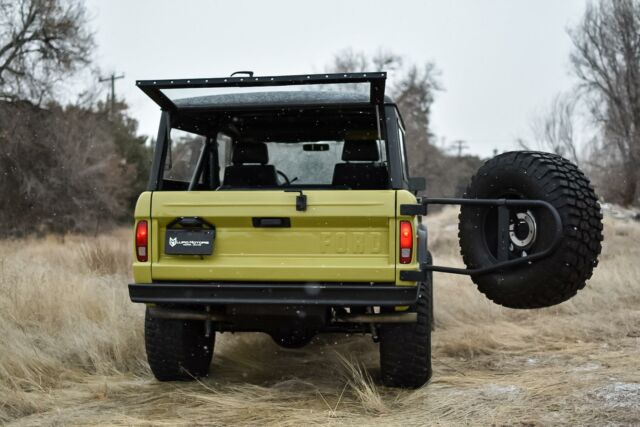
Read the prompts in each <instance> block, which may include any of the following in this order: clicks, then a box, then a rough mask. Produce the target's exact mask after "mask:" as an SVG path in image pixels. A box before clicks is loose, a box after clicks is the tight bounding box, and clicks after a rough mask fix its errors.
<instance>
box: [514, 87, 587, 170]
mask: <svg viewBox="0 0 640 427" xmlns="http://www.w3.org/2000/svg"><path fill="white" fill-rule="evenodd" d="M576 101H577V99H576V96H575V95H574V94H572V93H560V94H558V95H556V96H555V97H554V98H553V100H552V101H551V105H550V106H549V107H548V108H547V109H545V110H544V111H542V112H541V113H539V114H538V115H536V116H535V117H534V118H533V120H532V121H531V132H532V134H533V139H534V141H533V143H530V142H528V141H526V140H523V139H518V140H517V143H518V144H519V145H520V146H521V147H522V148H524V149H526V150H530V149H537V150H542V151H548V152H550V153H555V154H559V155H560V156H563V157H565V158H567V159H569V160H571V161H572V162H574V163H576V164H578V163H579V160H580V159H579V156H578V148H577V145H578V141H577V140H576V139H577V136H576V133H575V127H576V120H577V114H576Z"/></svg>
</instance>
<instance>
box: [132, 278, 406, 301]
mask: <svg viewBox="0 0 640 427" xmlns="http://www.w3.org/2000/svg"><path fill="white" fill-rule="evenodd" d="M417 295H418V288H417V287H416V286H396V285H394V284H369V283H286V284H281V283H279V284H273V283H228V282H227V283H224V282H222V283H185V282H177V283H144V284H139V283H136V284H130V285H129V296H130V298H131V301H133V302H140V303H154V304H188V305H219V304H292V305H331V306H398V305H411V304H413V303H415V302H416V300H417Z"/></svg>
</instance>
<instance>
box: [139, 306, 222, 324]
mask: <svg viewBox="0 0 640 427" xmlns="http://www.w3.org/2000/svg"><path fill="white" fill-rule="evenodd" d="M149 314H150V315H151V316H153V317H156V318H158V319H178V320H204V321H210V322H224V321H226V320H227V316H225V315H224V314H222V313H211V312H206V311H197V310H183V309H176V308H165V307H157V306H156V307H149Z"/></svg>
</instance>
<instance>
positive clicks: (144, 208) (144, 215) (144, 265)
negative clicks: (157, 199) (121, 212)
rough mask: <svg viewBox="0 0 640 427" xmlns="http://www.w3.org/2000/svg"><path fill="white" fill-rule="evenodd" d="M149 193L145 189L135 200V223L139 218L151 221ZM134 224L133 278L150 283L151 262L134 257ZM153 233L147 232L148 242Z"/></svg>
mask: <svg viewBox="0 0 640 427" xmlns="http://www.w3.org/2000/svg"><path fill="white" fill-rule="evenodd" d="M151 195H152V193H151V192H150V191H145V192H144V193H142V194H140V196H139V197H138V201H137V202H136V208H135V210H134V217H135V220H136V224H137V223H138V221H140V220H143V219H144V220H147V222H148V223H150V221H151ZM135 229H136V228H135V225H134V227H133V230H134V233H133V234H134V235H133V240H132V242H131V244H132V246H133V280H134V281H135V282H136V283H151V262H150V261H147V262H139V261H138V260H137V259H136V254H135V253H136V248H135ZM152 239H153V234H151V233H149V242H152V241H153V240H152Z"/></svg>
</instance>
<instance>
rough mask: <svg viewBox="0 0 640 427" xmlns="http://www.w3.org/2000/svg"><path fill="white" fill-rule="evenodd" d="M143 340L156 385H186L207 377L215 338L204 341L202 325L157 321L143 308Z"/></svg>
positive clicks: (201, 323) (189, 322) (178, 321)
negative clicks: (178, 383)
mask: <svg viewBox="0 0 640 427" xmlns="http://www.w3.org/2000/svg"><path fill="white" fill-rule="evenodd" d="M144 338H145V347H146V350H147V360H148V362H149V366H150V367H151V371H152V372H153V375H154V376H155V377H156V379H158V381H189V380H193V379H194V378H198V377H206V376H207V375H208V374H209V366H210V365H211V358H212V357H213V346H214V343H215V334H212V335H211V337H209V338H207V337H205V333H204V322H202V321H195V320H177V319H160V318H156V317H153V316H152V315H151V314H150V313H149V309H148V308H147V311H146V314H145V323H144Z"/></svg>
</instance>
